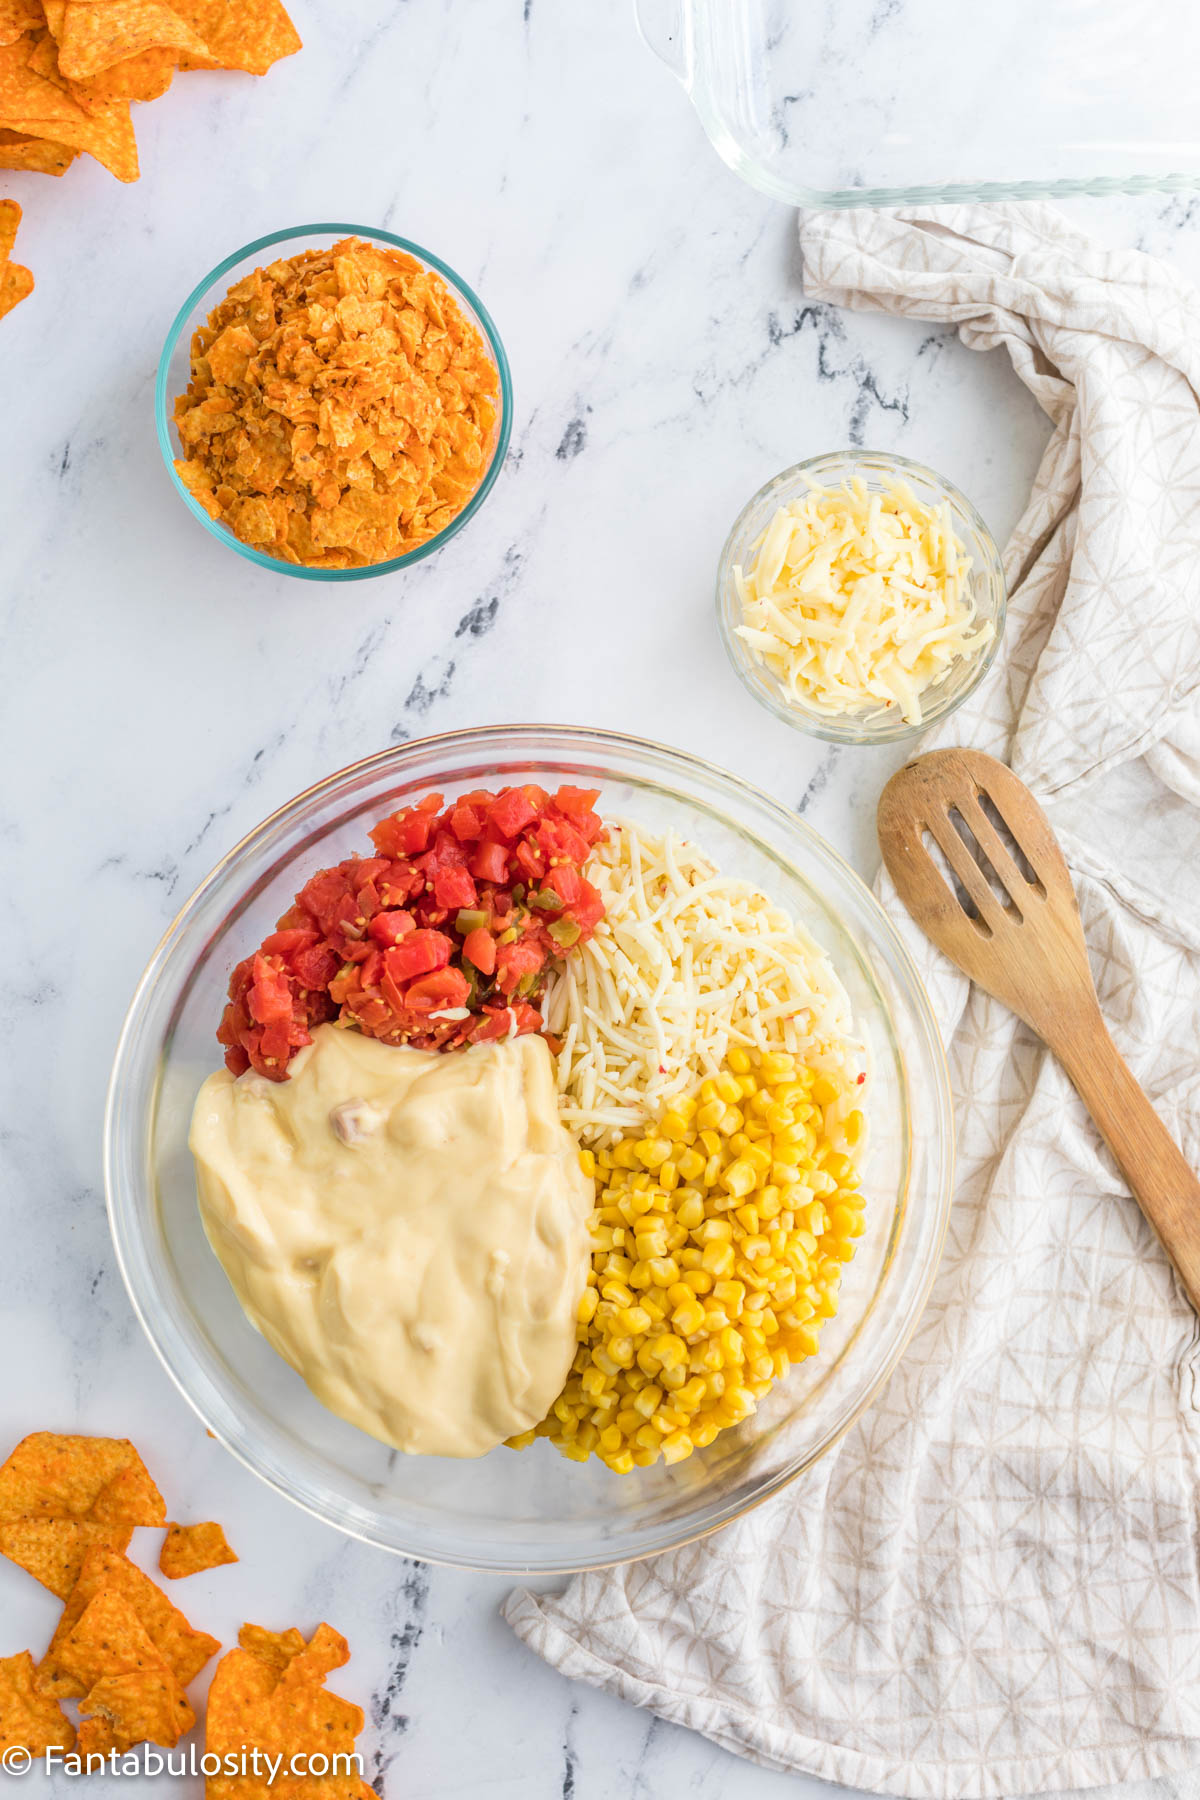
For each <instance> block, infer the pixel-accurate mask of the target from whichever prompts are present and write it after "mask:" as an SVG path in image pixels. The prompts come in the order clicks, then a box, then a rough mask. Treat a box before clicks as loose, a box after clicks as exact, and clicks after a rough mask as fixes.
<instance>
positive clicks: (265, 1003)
mask: <svg viewBox="0 0 1200 1800" xmlns="http://www.w3.org/2000/svg"><path fill="white" fill-rule="evenodd" d="M249 1002H250V1016H251V1018H252V1019H254V1020H256V1021H257V1023H258V1024H259V1025H271V1024H274V1023H275V1022H276V1021H277V1020H279V1019H290V1018H291V1016H292V990H291V988H290V986H289V985H288V978H287V976H286V975H285V974H283V972H282V971H281V970H280V969H275V968H272V966H271V964H270V963H269V962H268V961H267V959H266V957H265V956H256V957H255V959H254V983H253V986H252V987H251V989H250V993H249Z"/></svg>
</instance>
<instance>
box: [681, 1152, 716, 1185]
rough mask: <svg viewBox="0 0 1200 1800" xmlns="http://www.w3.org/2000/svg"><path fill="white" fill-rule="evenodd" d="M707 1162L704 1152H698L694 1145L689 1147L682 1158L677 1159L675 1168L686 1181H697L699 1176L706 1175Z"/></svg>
mask: <svg viewBox="0 0 1200 1800" xmlns="http://www.w3.org/2000/svg"><path fill="white" fill-rule="evenodd" d="M707 1160H708V1159H707V1157H706V1156H705V1155H704V1153H703V1152H702V1151H700V1150H697V1149H696V1148H695V1146H694V1145H689V1147H688V1148H687V1149H686V1150H685V1151H684V1152H683V1154H682V1155H681V1156H677V1157H676V1158H675V1167H676V1168H677V1169H678V1170H679V1173H680V1176H681V1177H682V1179H683V1180H684V1181H695V1179H696V1177H697V1176H698V1175H702V1174H703V1173H704V1164H705V1162H706V1161H707Z"/></svg>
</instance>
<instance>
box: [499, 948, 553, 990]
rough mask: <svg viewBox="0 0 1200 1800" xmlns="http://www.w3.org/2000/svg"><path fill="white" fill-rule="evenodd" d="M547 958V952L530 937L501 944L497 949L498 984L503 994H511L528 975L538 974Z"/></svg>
mask: <svg viewBox="0 0 1200 1800" xmlns="http://www.w3.org/2000/svg"><path fill="white" fill-rule="evenodd" d="M545 960H546V952H545V951H544V950H543V949H542V948H541V947H540V946H539V945H538V944H535V943H534V942H533V941H532V940H531V939H530V938H519V939H518V940H517V942H516V943H515V944H500V945H498V946H497V949H496V986H497V987H498V988H499V989H500V992H501V993H502V994H511V993H512V992H513V990H514V989H515V988H516V986H517V983H518V982H519V981H520V980H522V978H523V977H524V976H526V975H536V974H537V972H538V970H539V969H540V968H541V967H542V965H543V963H544V962H545Z"/></svg>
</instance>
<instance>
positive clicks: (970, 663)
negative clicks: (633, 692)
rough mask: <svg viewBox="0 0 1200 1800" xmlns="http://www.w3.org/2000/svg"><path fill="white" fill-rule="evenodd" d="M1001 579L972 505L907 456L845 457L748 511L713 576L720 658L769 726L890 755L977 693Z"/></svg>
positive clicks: (998, 615) (771, 490) (828, 461)
mask: <svg viewBox="0 0 1200 1800" xmlns="http://www.w3.org/2000/svg"><path fill="white" fill-rule="evenodd" d="M1006 600H1007V596H1006V588H1005V581H1004V569H1003V566H1002V563H1001V560H1000V552H999V550H998V549H997V548H996V544H995V541H994V540H993V538H992V535H991V532H990V531H989V530H988V528H987V526H986V524H985V523H984V521H983V519H982V518H981V517H980V515H979V513H978V512H977V511H976V509H975V507H974V506H972V504H971V502H970V501H969V500H968V499H967V498H966V496H965V495H964V494H962V493H960V491H959V490H958V488H956V487H955V486H954V484H953V483H952V482H950V481H947V480H946V478H945V477H944V476H942V475H938V474H936V473H935V472H934V470H932V469H928V468H926V467H924V465H923V464H921V463H917V462H913V461H911V460H910V459H909V458H908V457H905V456H896V455H892V454H889V453H886V452H877V451H872V450H838V451H833V452H831V453H830V454H828V455H825V456H814V457H811V458H810V459H809V460H808V461H807V462H802V463H797V464H796V465H795V466H794V467H793V468H790V469H785V470H784V471H783V472H782V474H779V475H776V476H775V477H774V479H773V480H771V481H768V482H767V483H766V485H765V486H764V487H762V488H760V489H759V491H758V493H756V494H755V495H753V497H752V498H751V499H750V500H748V501H747V503H746V505H745V506H744V507H743V508H742V511H741V512H740V513H739V515H738V517H737V519H736V520H735V521H734V524H733V528H732V530H731V531H730V533H729V536H728V538H727V539H726V541H725V547H724V549H723V550H722V552H721V560H720V564H719V567H718V571H717V619H718V625H719V628H720V632H721V640H722V643H723V644H724V647H725V653H726V655H727V656H728V658H729V661H730V663H731V664H732V666H733V669H734V671H735V672H736V674H737V675H738V677H739V679H740V680H741V682H742V684H743V686H744V687H745V688H746V689H747V691H748V692H749V693H750V694H751V695H752V696H753V697H754V699H755V700H757V701H758V703H759V705H760V706H765V707H766V709H767V711H768V712H772V713H774V714H775V716H776V718H778V719H783V720H784V721H785V723H787V724H788V725H791V726H793V727H794V728H795V729H796V730H797V731H803V732H805V733H807V734H808V735H809V736H810V737H817V738H824V739H826V740H827V741H828V742H831V743H835V744H894V743H900V742H903V741H904V740H905V739H906V738H913V737H916V736H918V735H919V734H920V733H921V732H923V731H927V730H928V729H929V728H930V727H931V726H933V725H935V724H937V723H938V721H939V720H942V719H945V718H946V717H948V715H949V714H950V713H952V712H953V711H954V710H955V709H956V708H957V707H959V706H961V705H962V703H963V701H964V700H966V699H967V698H968V696H969V695H971V694H972V693H974V691H975V689H976V688H977V687H978V685H979V683H980V682H981V681H982V680H983V678H984V676H985V675H986V674H987V672H988V670H989V669H990V668H991V666H992V662H993V660H994V658H995V655H996V652H997V650H998V649H999V647H1000V639H1001V636H1002V633H1003V631H1004V618H1005V609H1006Z"/></svg>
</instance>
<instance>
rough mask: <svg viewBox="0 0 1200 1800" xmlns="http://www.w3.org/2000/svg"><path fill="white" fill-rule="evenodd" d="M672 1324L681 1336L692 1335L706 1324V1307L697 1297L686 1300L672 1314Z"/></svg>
mask: <svg viewBox="0 0 1200 1800" xmlns="http://www.w3.org/2000/svg"><path fill="white" fill-rule="evenodd" d="M671 1324H672V1325H673V1326H674V1328H675V1330H676V1331H677V1332H678V1333H679V1335H680V1337H685V1338H688V1337H691V1336H692V1335H693V1334H694V1333H695V1332H697V1331H699V1330H701V1328H702V1327H703V1325H704V1308H703V1307H702V1306H701V1304H700V1302H699V1301H698V1300H696V1299H690V1300H687V1301H685V1302H684V1303H683V1304H682V1305H680V1306H677V1307H676V1308H675V1311H674V1312H673V1313H672V1314H671Z"/></svg>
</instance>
